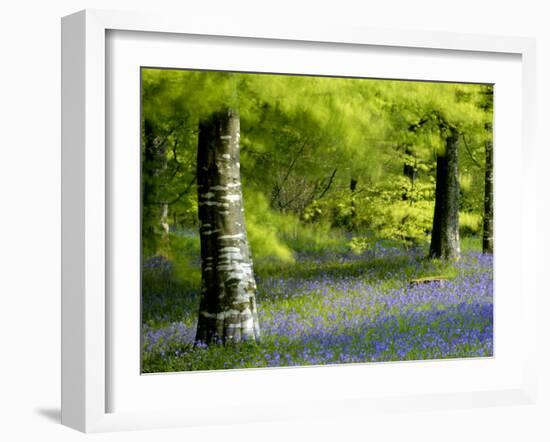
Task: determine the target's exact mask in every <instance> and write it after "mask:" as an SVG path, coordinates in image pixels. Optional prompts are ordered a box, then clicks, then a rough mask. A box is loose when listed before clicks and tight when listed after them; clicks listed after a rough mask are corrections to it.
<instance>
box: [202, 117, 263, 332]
mask: <svg viewBox="0 0 550 442" xmlns="http://www.w3.org/2000/svg"><path fill="white" fill-rule="evenodd" d="M239 138H240V119H239V115H238V113H237V111H236V110H235V109H232V108H226V109H223V110H221V111H218V112H215V113H213V114H212V115H211V116H210V117H208V118H207V119H205V120H202V121H201V122H200V125H199V140H198V153H197V188H198V205H199V208H198V216H199V226H200V243H201V273H202V285H201V302H200V309H199V319H198V326H197V335H196V342H204V343H227V342H239V341H244V340H257V339H259V337H260V328H259V324H258V314H257V309H256V282H255V280H254V272H253V267H252V258H251V253H250V247H249V244H248V239H247V232H246V227H245V221H244V208H243V196H242V189H241V173H240V153H239Z"/></svg>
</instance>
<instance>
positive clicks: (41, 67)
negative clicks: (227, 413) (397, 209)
mask: <svg viewBox="0 0 550 442" xmlns="http://www.w3.org/2000/svg"><path fill="white" fill-rule="evenodd" d="M545 3H546V2H544V1H541V0H539V1H537V0H523V1H521V2H520V1H516V2H502V1H497V0H485V1H484V0H461V1H444V0H416V1H410V0H385V1H368V0H357V1H352V0H338V1H333V2H325V1H322V0H303V1H301V2H299V1H298V0H277V1H274V0H271V1H269V2H262V1H258V0H256V1H253V0H250V1H249V0H233V1H227V0H225V1H223V0H211V1H208V0H203V1H202V2H199V0H196V1H194V2H185V0H180V1H179V2H170V1H167V0H154V1H151V0H149V1H144V0H111V1H106V0H88V1H81V0H71V1H70V0H54V1H49V2H44V1H38V0H19V1H11V2H9V3H7V2H5V3H3V4H2V6H1V7H0V63H1V66H0V202H1V205H0V440H4V441H9V442H11V441H19V440H31V441H32V440H37V439H39V438H40V439H41V440H57V441H73V440H74V441H77V440H84V439H85V438H87V437H92V438H93V439H94V440H101V441H126V440H132V441H149V440H151V439H154V440H178V441H183V440H189V441H195V440H201V441H210V440H219V439H221V438H222V437H223V438H224V440H225V441H233V440H239V441H247V440H252V439H253V438H254V439H259V440H262V441H264V440H267V441H271V440H280V439H285V440H288V441H292V440H299V439H301V440H304V441H306V440H307V441H309V440H311V441H313V440H315V441H317V440H322V441H324V440H340V441H345V440H384V441H385V440H407V441H408V440H422V441H430V440H442V439H443V440H445V441H446V442H450V441H455V440H456V441H463V440H469V441H478V440H479V441H482V440H483V441H485V440H498V441H499V442H500V441H506V440H513V441H520V440H521V441H539V440H540V441H547V440H550V428H549V425H548V418H549V417H550V382H549V381H548V376H549V373H550V358H549V354H548V353H549V351H548V349H549V345H548V342H549V340H548V338H549V337H550V333H549V329H550V327H549V325H548V324H549V323H550V321H539V322H540V324H539V329H540V334H539V344H538V346H539V348H540V351H541V353H540V363H539V365H540V369H541V374H542V375H541V377H540V396H539V404H538V405H537V406H523V407H500V408H490V409H481V410H455V411H441V412H417V413H412V414H394V415H383V414H380V415H373V416H365V417H364V418H363V419H361V420H357V419H353V420H352V419H335V420H330V421H322V422H321V421H310V422H287V423H281V424H273V423H270V424H255V425H250V426H246V427H243V426H231V427H211V428H207V429H205V428H200V429H187V430H160V431H154V432H152V431H146V432H133V433H115V434H101V435H94V436H85V435H83V434H80V433H77V432H75V431H73V430H70V429H67V428H64V427H62V426H61V425H59V415H60V411H59V407H60V393H59V390H60V379H59V377H60V373H59V370H60V362H59V360H60V325H59V324H60V244H59V243H60V60H61V58H60V56H61V54H60V17H61V16H63V15H66V14H69V13H72V12H74V11H77V10H79V9H84V8H107V9H109V8H110V9H122V10H155V11H159V10H163V9H165V10H167V11H170V12H172V13H179V14H201V15H204V14H215V15H216V16H222V17H224V18H226V19H227V20H234V19H237V20H260V21H267V20H269V21H270V22H271V23H280V25H281V27H284V26H285V23H288V22H289V21H292V22H302V21H303V23H304V25H306V26H307V23H309V22H311V21H316V22H325V23H327V24H328V23H331V22H332V23H340V24H342V23H343V24H346V23H349V24H354V25H364V26H371V27H377V28H390V29H391V28H402V29H423V30H434V31H455V32H471V33H481V34H497V35H498V34H508V35H521V36H532V37H536V38H537V44H538V60H537V61H538V67H537V71H538V103H537V107H538V128H539V129H538V133H539V145H538V149H539V151H538V159H537V165H538V168H539V169H538V172H539V183H540V186H539V188H540V193H539V218H538V223H539V230H540V233H541V235H540V242H539V243H538V245H537V247H538V260H539V276H540V281H541V283H542V282H543V276H544V273H545V272H544V270H545V269H544V267H545V266H544V264H545V262H548V257H547V254H546V253H545V251H546V250H547V249H548V247H549V245H550V244H549V242H550V241H549V239H548V237H547V236H544V235H542V227H543V226H545V225H548V221H549V210H548V207H547V206H548V202H550V199H549V198H545V197H546V195H543V193H544V191H545V190H548V187H549V185H548V184H547V182H546V181H547V180H545V179H544V178H545V176H546V175H547V174H548V172H547V170H548V166H547V164H546V163H547V162H548V161H549V160H550V156H549V153H548V143H547V142H546V137H545V136H544V135H545V129H546V127H547V124H545V123H546V122H550V111H549V108H548V106H545V102H546V101H547V100H549V99H550V93H549V92H550V91H549V87H548V81H546V79H550V27H549V26H548V19H549V18H550V14H549V13H548V12H546V10H545V6H546V5H545ZM512 179H513V177H512ZM518 179H520V178H519V174H518ZM545 199H546V201H545ZM546 285H547V284H546ZM543 291H544V290H540V293H541V295H542V294H543V293H542V292H543ZM548 295H549V296H550V293H548ZM539 307H540V308H539V310H540V311H541V312H545V311H547V310H548V308H549V302H548V299H547V298H546V297H541V300H540V305H539ZM541 319H545V315H544V316H541ZM182 400H185V399H184V398H182Z"/></svg>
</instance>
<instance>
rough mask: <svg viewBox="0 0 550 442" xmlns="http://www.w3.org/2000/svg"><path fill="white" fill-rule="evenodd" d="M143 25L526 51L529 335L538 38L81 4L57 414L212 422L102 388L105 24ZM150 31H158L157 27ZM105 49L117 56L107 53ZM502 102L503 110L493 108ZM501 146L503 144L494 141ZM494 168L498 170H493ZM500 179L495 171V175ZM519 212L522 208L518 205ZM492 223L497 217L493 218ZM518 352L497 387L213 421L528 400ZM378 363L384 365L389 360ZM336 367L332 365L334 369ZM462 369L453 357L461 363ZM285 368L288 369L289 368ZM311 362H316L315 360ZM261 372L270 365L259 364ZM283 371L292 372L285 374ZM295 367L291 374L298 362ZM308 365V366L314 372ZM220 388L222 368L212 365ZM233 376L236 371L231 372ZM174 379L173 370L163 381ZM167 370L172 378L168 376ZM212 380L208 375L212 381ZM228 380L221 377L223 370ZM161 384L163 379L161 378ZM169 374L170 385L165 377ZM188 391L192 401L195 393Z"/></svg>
mask: <svg viewBox="0 0 550 442" xmlns="http://www.w3.org/2000/svg"><path fill="white" fill-rule="evenodd" d="M112 31H116V32H134V31H139V32H144V33H160V34H161V35H180V36H185V35H191V36H218V37H222V38H229V37H235V38H242V39H268V40H272V41H285V42H286V44H291V45H292V44H293V42H296V43H294V44H298V43H299V42H309V43H311V44H315V43H319V44H326V43H336V44H340V45H342V47H343V46H346V45H348V46H358V45H359V46H364V45H367V46H376V47H378V48H380V49H384V48H388V49H389V48H396V47H397V48H403V50H414V49H426V50H432V51H433V50H435V51H441V53H442V54H443V53H444V52H445V51H457V52H468V53H475V54H477V56H478V57H481V58H483V55H484V54H511V55H515V56H517V57H521V61H520V63H521V91H520V92H521V102H522V119H521V152H520V155H521V160H522V173H521V177H522V180H523V186H522V190H521V203H522V208H523V211H522V214H521V223H522V227H521V251H520V253H521V255H520V256H521V260H522V266H521V269H520V271H519V272H520V274H521V292H522V297H521V304H520V305H521V308H522V311H523V315H522V316H521V325H522V329H523V330H524V335H525V337H527V338H528V337H531V338H532V337H533V336H534V333H535V316H536V285H535V282H534V281H535V276H534V271H535V270H534V266H532V267H531V266H529V265H527V262H528V257H529V256H531V258H529V259H531V261H530V263H532V260H533V258H532V257H534V256H535V255H536V254H535V253H534V244H535V242H534V237H533V235H534V232H535V230H536V229H535V228H534V223H535V209H534V207H535V203H536V200H535V192H534V189H535V187H536V186H535V174H534V173H532V170H534V152H535V139H534V121H535V118H534V108H535V42H534V40H533V39H527V38H518V37H491V36H476V35H464V34H451V33H426V32H415V31H388V30H374V29H362V28H349V27H342V26H326V25H325V26H322V25H321V24H319V25H311V24H309V25H308V26H307V27H303V28H293V29H290V28H280V27H278V26H277V25H274V26H273V27H271V28H270V27H266V26H265V24H262V25H261V26H259V25H255V24H254V23H248V24H246V25H243V24H242V23H232V22H219V23H218V22H211V21H208V20H206V19H200V18H197V17H188V18H183V19H182V17H167V16H153V15H151V14H138V13H135V14H134V13H126V12H113V11H100V10H86V11H81V12H78V13H76V14H73V15H70V16H67V17H64V18H63V21H62V56H63V58H62V124H63V128H62V423H63V424H65V425H67V426H70V427H73V428H76V429H78V430H80V431H84V432H98V431H110V430H123V429H138V428H157V427H167V426H186V425H202V424H205V425H206V424H208V423H209V421H210V420H211V417H210V416H207V415H206V414H205V413H204V410H202V409H200V407H199V409H197V410H196V412H195V413H190V412H189V410H186V409H185V407H182V409H181V410H177V409H171V410H166V409H158V410H156V411H154V410H133V411H120V412H119V411H112V410H109V408H110V407H109V404H108V402H109V401H108V396H109V393H110V391H111V389H112V388H113V385H111V383H110V376H109V370H110V364H111V363H112V359H113V355H112V354H111V353H110V344H109V340H108V339H107V337H108V334H109V330H108V327H110V324H112V321H113V317H112V312H111V311H110V304H109V300H108V297H107V292H106V288H107V287H108V280H109V271H108V268H107V264H108V256H107V255H108V247H107V245H108V244H109V241H111V240H112V238H110V237H109V235H110V234H111V233H112V231H111V230H109V229H108V228H107V219H108V218H109V210H110V209H109V207H110V200H111V196H110V195H109V186H108V183H107V181H108V173H107V171H108V168H109V164H108V161H109V155H107V152H106V146H107V144H106V143H107V139H108V134H107V132H106V121H107V119H108V118H109V110H108V107H107V102H108V100H107V94H108V93H109V84H108V79H107V77H106V67H107V64H108V63H109V60H108V59H107V57H108V56H109V55H110V53H109V51H108V45H107V44H106V43H107V41H106V38H107V37H106V36H107V33H108V32H112ZM156 35H157V36H158V35H159V34H156ZM111 55H112V54H111ZM496 112H498V110H497V111H496ZM496 148H497V149H498V147H496ZM496 173H497V176H498V171H497V172H496ZM497 179H498V178H497ZM518 216H519V215H518ZM497 222H498V221H497ZM524 342H526V344H525V348H524V349H523V350H524V351H523V352H522V354H521V355H518V358H521V361H520V362H521V364H522V367H523V368H522V377H521V379H522V380H521V383H520V384H518V383H514V384H513V386H509V385H503V388H492V389H490V390H483V389H482V388H477V389H475V390H472V391H463V392H460V393H456V392H455V393H434V392H428V393H426V394H413V395H399V394H397V395H396V394H395V393H392V394H389V392H388V394H387V395H386V396H384V395H382V396H380V395H379V396H378V397H369V396H366V395H365V396H358V397H353V398H350V397H346V396H345V395H342V397H340V398H338V397H334V396H328V397H327V398H326V399H325V400H320V399H316V400H315V401H311V402H309V403H308V405H309V406H304V404H303V403H299V402H297V403H296V404H295V405H293V406H290V405H289V404H287V405H285V406H282V405H281V403H274V404H272V405H271V406H269V405H267V404H259V406H258V407H256V409H255V410H254V413H252V414H250V413H249V414H248V415H247V416H245V417H238V416H235V415H234V414H233V413H231V412H230V411H228V412H227V413H225V415H224V414H223V413H222V414H220V415H219V416H217V419H218V422H224V421H226V422H228V423H229V422H236V421H237V422H248V421H261V420H267V419H268V420H273V419H284V418H286V417H298V418H300V417H312V416H324V415H329V414H330V415H332V416H334V415H361V414H363V413H368V412H369V411H371V410H375V409H381V408H382V409H384V410H389V411H391V410H394V411H395V410H405V411H407V410H414V409H418V408H424V409H425V408H453V407H468V406H487V405H498V404H503V403H506V404H521V403H532V402H533V401H534V397H535V392H536V383H535V372H536V362H535V356H534V354H535V348H534V343H535V339H527V340H525V341H524ZM388 367H389V366H385V367H384V366H380V368H379V371H380V370H390V368H388ZM331 369H334V370H338V369H339V368H338V367H332V368H331ZM458 369H460V367H459V368H458ZM292 370H293V369H289V370H286V373H287V374H286V375H285V376H287V377H289V376H290V377H292V376H294V375H293V374H292V373H293V372H292ZM309 370H316V368H310V369H309ZM264 373H265V372H264ZM289 373H290V374H289ZM296 373H297V372H296ZM309 373H311V371H310V372H309ZM216 376H217V377H216V385H218V386H220V385H221V386H223V382H224V377H223V376H227V374H223V373H218V374H216ZM229 376H233V379H235V378H236V377H238V376H243V374H242V373H240V374H239V373H232V374H231V375H229ZM169 378H170V377H168V379H169ZM172 379H175V378H174V377H172ZM207 380H208V379H207ZM225 380H227V378H225ZM166 382H167V383H168V384H169V383H170V382H171V381H170V380H168V381H166ZM166 382H165V383H166ZM187 400H189V401H192V400H193V397H190V398H188V399H187Z"/></svg>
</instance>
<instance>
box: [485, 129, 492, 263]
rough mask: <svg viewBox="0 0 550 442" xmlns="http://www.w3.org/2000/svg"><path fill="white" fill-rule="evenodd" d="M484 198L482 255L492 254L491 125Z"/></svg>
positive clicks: (486, 144) (487, 144)
mask: <svg viewBox="0 0 550 442" xmlns="http://www.w3.org/2000/svg"><path fill="white" fill-rule="evenodd" d="M486 130H487V132H488V134H487V141H486V142H485V196H484V213H483V253H493V137H492V130H493V128H492V124H488V125H487V127H486Z"/></svg>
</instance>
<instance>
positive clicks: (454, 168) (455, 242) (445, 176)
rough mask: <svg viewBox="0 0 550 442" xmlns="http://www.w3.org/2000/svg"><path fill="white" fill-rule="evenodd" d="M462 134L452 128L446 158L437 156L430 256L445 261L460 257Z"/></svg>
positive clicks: (444, 155) (447, 142) (447, 141)
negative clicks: (459, 202)
mask: <svg viewBox="0 0 550 442" xmlns="http://www.w3.org/2000/svg"><path fill="white" fill-rule="evenodd" d="M458 200H459V183H458V132H457V131H456V129H451V133H450V135H449V136H448V137H447V140H446V149H445V153H444V154H443V155H440V156H438V157H437V170H436V183H435V209H434V218H433V228H432V240H431V244H430V256H432V257H434V258H443V259H458V258H459V257H460V242H459V235H458Z"/></svg>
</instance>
